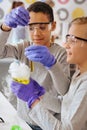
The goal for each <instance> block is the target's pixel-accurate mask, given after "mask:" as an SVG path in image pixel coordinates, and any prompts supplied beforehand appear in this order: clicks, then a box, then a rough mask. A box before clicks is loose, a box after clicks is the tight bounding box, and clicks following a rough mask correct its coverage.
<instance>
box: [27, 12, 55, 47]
mask: <svg viewBox="0 0 87 130" xmlns="http://www.w3.org/2000/svg"><path fill="white" fill-rule="evenodd" d="M29 15H30V21H29V37H30V39H31V41H32V42H33V43H34V44H36V45H45V46H47V47H49V46H50V37H51V31H53V30H54V29H55V22H53V23H50V21H49V19H48V16H47V15H46V14H43V13H41V12H39V13H35V12H30V13H29Z"/></svg>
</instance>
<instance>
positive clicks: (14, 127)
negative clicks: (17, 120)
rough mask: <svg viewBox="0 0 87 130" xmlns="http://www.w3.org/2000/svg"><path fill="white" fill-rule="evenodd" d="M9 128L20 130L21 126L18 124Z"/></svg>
mask: <svg viewBox="0 0 87 130" xmlns="http://www.w3.org/2000/svg"><path fill="white" fill-rule="evenodd" d="M11 130H22V128H21V127H20V126H18V125H13V126H12V127H11Z"/></svg>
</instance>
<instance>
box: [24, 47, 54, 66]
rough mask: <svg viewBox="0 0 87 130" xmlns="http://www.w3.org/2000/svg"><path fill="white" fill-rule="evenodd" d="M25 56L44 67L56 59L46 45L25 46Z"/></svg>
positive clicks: (51, 64)
mask: <svg viewBox="0 0 87 130" xmlns="http://www.w3.org/2000/svg"><path fill="white" fill-rule="evenodd" d="M25 56H26V57H27V58H28V59H29V60H31V61H35V62H40V63H42V64H43V65H44V66H46V67H51V66H53V65H54V64H55V62H56V60H55V58H54V56H53V55H52V54H51V53H50V51H49V49H48V48H47V47H46V46H40V45H39V46H37V45H31V46H29V47H27V48H25Z"/></svg>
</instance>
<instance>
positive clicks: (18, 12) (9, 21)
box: [4, 6, 29, 28]
mask: <svg viewBox="0 0 87 130" xmlns="http://www.w3.org/2000/svg"><path fill="white" fill-rule="evenodd" d="M4 23H5V24H6V25H7V26H9V27H11V28H16V27H17V25H20V26H26V25H28V23H29V12H28V11H27V10H26V9H25V8H24V7H22V6H20V7H17V8H15V9H12V11H11V12H10V13H9V14H7V15H6V17H5V20H4Z"/></svg>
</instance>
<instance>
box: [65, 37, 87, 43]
mask: <svg viewBox="0 0 87 130" xmlns="http://www.w3.org/2000/svg"><path fill="white" fill-rule="evenodd" d="M78 40H80V41H84V42H87V39H84V38H81V37H77V36H74V35H70V34H67V35H66V43H68V44H71V45H74V44H76V42H78Z"/></svg>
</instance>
